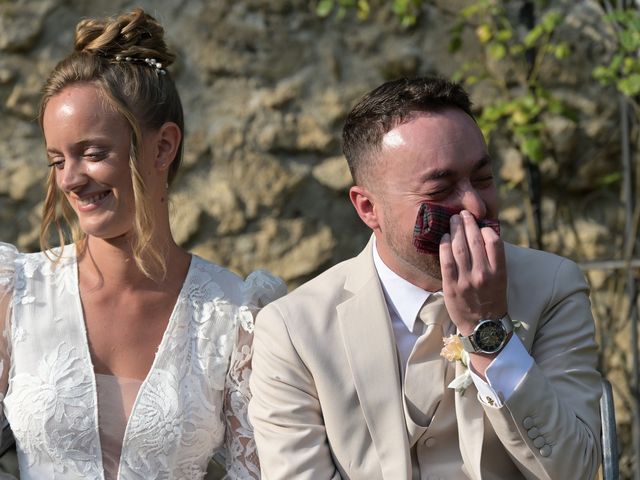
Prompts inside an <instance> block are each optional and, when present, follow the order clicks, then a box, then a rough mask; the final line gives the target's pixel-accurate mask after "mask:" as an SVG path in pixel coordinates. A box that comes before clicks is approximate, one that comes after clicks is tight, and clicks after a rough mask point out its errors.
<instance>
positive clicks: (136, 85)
mask: <svg viewBox="0 0 640 480" xmlns="http://www.w3.org/2000/svg"><path fill="white" fill-rule="evenodd" d="M163 37H164V29H163V28H162V26H161V25H160V24H159V23H158V22H157V21H156V20H155V19H154V18H153V17H152V16H150V15H148V14H147V13H145V12H144V11H143V10H141V9H135V10H133V11H132V12H130V13H126V14H123V15H119V16H117V17H111V18H106V19H86V20H82V21H80V22H79V23H78V25H77V26H76V34H75V49H74V52H73V53H71V54H70V55H69V56H67V57H66V58H64V59H63V60H62V61H60V62H59V63H58V64H57V65H56V67H55V68H54V69H53V71H52V72H51V74H50V75H49V78H48V79H47V81H46V82H45V84H44V87H43V94H42V101H41V103H40V115H39V120H40V126H41V128H42V119H43V114H44V111H45V109H46V107H47V103H48V101H49V99H50V98H51V97H53V96H54V95H56V94H58V93H60V92H61V91H62V90H63V89H64V88H65V87H68V86H70V85H73V84H79V83H87V84H92V85H95V86H96V87H97V88H98V91H99V92H100V94H101V95H103V96H104V99H105V101H106V102H107V104H108V105H110V106H111V107H112V108H113V109H114V110H115V111H117V112H119V113H120V114H122V116H123V117H124V118H125V119H126V120H127V122H128V123H129V125H130V127H131V148H130V155H129V166H130V170H131V179H132V184H133V194H134V201H135V225H134V233H135V235H134V240H133V254H134V258H135V261H136V264H137V266H138V267H139V268H140V270H141V271H142V272H144V274H145V275H147V277H149V278H164V276H165V275H166V262H165V257H164V255H163V252H162V251H160V249H159V247H157V246H155V245H154V243H153V242H152V241H151V240H152V237H153V234H154V227H155V226H154V221H153V215H152V206H151V202H150V200H149V196H148V195H147V188H146V186H145V183H144V180H143V178H142V175H141V173H140V171H141V168H142V167H141V165H140V164H139V160H140V152H141V151H142V132H143V131H144V130H156V129H158V128H160V127H161V126H162V125H163V124H164V123H165V122H174V123H176V124H177V125H178V127H179V128H180V131H181V132H183V134H184V117H183V112H182V103H181V101H180V97H179V95H178V92H177V90H176V87H175V84H174V82H173V79H172V78H171V75H170V74H169V72H168V71H166V68H167V67H168V66H169V65H171V64H172V63H173V61H174V59H175V55H174V54H173V53H172V52H170V51H169V49H168V47H167V45H166V44H165V42H164V38H163ZM127 57H128V60H129V61H127ZM145 59H155V60H156V61H157V62H158V63H159V64H160V65H161V68H155V67H154V66H152V65H149V64H148V63H145ZM161 70H164V72H162V71H161ZM182 149H183V145H182V140H181V141H180V145H179V147H178V151H177V153H176V157H175V159H174V161H173V162H172V163H171V166H170V168H169V171H168V180H167V181H168V184H169V185H170V184H171V183H172V182H173V180H174V179H175V176H176V172H177V170H178V168H179V166H180V163H181V161H182ZM65 227H66V230H65ZM51 228H55V231H56V233H57V236H58V239H59V242H60V246H62V245H64V243H65V231H68V232H69V233H70V235H71V239H72V240H73V241H74V242H80V241H81V240H83V239H84V238H85V234H84V232H82V231H81V229H80V227H79V225H78V221H77V217H76V215H75V212H74V211H73V209H72V208H71V206H70V205H69V203H68V202H67V201H66V199H65V198H64V195H62V193H61V192H60V190H59V189H58V187H57V185H56V179H55V171H54V169H51V172H50V173H49V176H48V178H47V187H46V196H45V201H44V207H43V221H42V225H41V228H40V246H41V248H42V249H43V250H44V251H46V250H49V249H50V244H49V233H50V230H51Z"/></svg>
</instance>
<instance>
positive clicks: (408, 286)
mask: <svg viewBox="0 0 640 480" xmlns="http://www.w3.org/2000/svg"><path fill="white" fill-rule="evenodd" d="M373 264H374V265H375V267H376V270H377V272H378V277H379V278H380V283H381V284H382V288H383V290H384V293H385V296H386V298H387V304H388V306H389V308H393V309H395V312H396V313H397V314H398V317H400V320H402V323H404V324H405V326H406V327H407V329H408V330H409V331H410V332H413V329H414V327H415V322H416V318H417V316H418V313H419V312H420V309H421V308H422V305H424V302H425V301H426V300H427V298H429V296H430V295H438V294H441V292H435V293H433V292H427V291H426V290H423V289H422V288H420V287H418V286H416V285H414V284H413V283H411V282H408V281H407V280H405V279H404V278H402V277H401V276H400V275H398V274H397V273H395V272H394V271H393V270H391V269H390V268H389V267H387V266H386V265H385V263H384V262H383V261H382V258H380V255H379V254H378V246H377V244H376V239H375V236H374V237H373Z"/></svg>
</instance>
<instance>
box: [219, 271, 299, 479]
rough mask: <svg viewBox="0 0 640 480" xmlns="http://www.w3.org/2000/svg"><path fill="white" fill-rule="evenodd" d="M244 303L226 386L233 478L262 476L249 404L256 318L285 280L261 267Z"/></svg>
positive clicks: (246, 288)
mask: <svg viewBox="0 0 640 480" xmlns="http://www.w3.org/2000/svg"><path fill="white" fill-rule="evenodd" d="M242 293H243V302H242V306H241V307H240V309H239V313H238V325H237V328H238V332H237V340H236V344H235V348H234V350H233V353H232V355H231V362H230V365H229V373H228V375H227V380H226V385H225V398H224V416H225V422H226V434H225V446H226V450H227V452H226V468H227V477H226V478H229V479H242V480H245V479H252V478H255V479H259V478H260V463H259V461H258V452H257V451H256V444H255V441H254V439H253V427H252V426H251V424H250V423H249V417H248V415H247V407H248V405H249V399H250V398H251V392H250V391H249V376H250V374H251V355H252V343H253V326H254V319H255V316H256V314H257V313H258V311H259V310H260V308H262V307H264V306H265V305H266V304H267V303H269V302H271V301H272V300H275V299H276V298H278V297H281V296H282V295H284V294H285V293H287V288H286V286H285V284H284V282H283V281H282V280H280V279H279V278H277V277H274V276H273V275H271V274H270V273H268V272H266V271H263V270H258V271H255V272H253V273H252V274H251V275H249V276H248V277H247V279H246V281H245V282H244V284H243V292H242Z"/></svg>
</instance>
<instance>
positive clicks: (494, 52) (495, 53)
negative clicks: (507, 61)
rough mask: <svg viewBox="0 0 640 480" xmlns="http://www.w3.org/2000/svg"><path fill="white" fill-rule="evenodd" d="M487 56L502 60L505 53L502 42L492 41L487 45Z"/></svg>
mask: <svg viewBox="0 0 640 480" xmlns="http://www.w3.org/2000/svg"><path fill="white" fill-rule="evenodd" d="M487 48H488V51H489V56H491V57H492V58H493V59H494V60H502V59H503V58H504V56H505V55H506V54H507V49H506V47H505V46H504V45H503V44H502V43H498V42H492V43H490V44H489V45H488V46H487Z"/></svg>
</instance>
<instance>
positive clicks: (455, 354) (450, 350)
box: [440, 334, 473, 395]
mask: <svg viewBox="0 0 640 480" xmlns="http://www.w3.org/2000/svg"><path fill="white" fill-rule="evenodd" d="M442 342H443V343H444V347H443V348H442V350H440V355H441V356H443V357H444V358H446V359H447V360H449V361H450V362H460V363H461V364H462V366H463V367H464V372H463V373H462V374H460V375H458V376H457V377H456V378H454V379H453V381H452V382H451V383H450V384H449V385H447V386H448V387H449V388H453V389H454V390H455V391H456V392H458V393H459V394H460V395H464V392H465V390H466V389H467V387H468V386H469V385H471V384H472V383H473V379H472V378H471V372H470V371H469V352H467V351H466V350H465V349H464V348H462V341H461V340H460V337H459V336H458V335H457V334H453V335H449V336H448V337H443V339H442Z"/></svg>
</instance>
